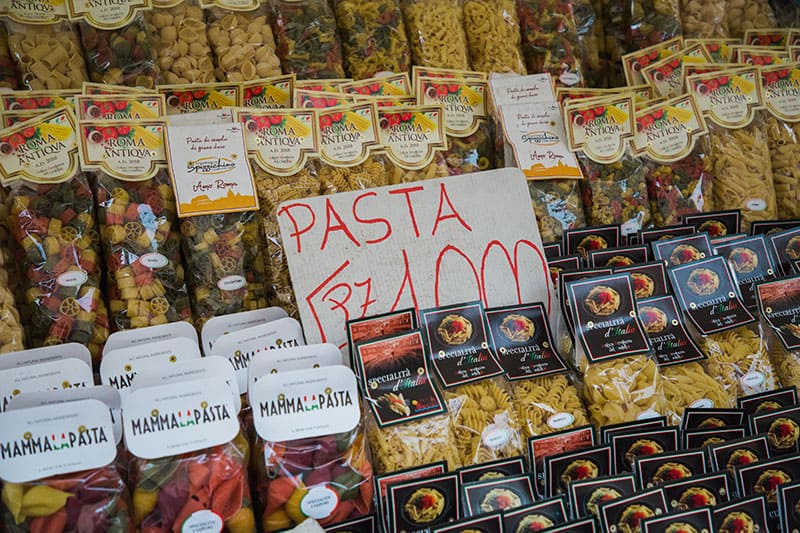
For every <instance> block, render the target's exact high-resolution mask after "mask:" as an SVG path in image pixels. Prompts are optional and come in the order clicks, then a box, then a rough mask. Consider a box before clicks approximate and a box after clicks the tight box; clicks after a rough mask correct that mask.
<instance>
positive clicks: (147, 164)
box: [80, 121, 167, 181]
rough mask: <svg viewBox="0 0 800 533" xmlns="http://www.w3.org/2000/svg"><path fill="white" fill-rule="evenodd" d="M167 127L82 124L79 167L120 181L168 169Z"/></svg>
mask: <svg viewBox="0 0 800 533" xmlns="http://www.w3.org/2000/svg"><path fill="white" fill-rule="evenodd" d="M166 126H167V125H166V123H165V122H163V121H148V122H104V121H91V122H81V123H80V135H81V138H82V139H83V142H82V143H81V151H80V160H81V168H82V169H84V170H102V171H103V172H105V173H106V174H108V175H110V176H113V177H115V178H117V179H120V180H123V181H142V180H147V179H150V178H152V177H153V176H155V175H156V173H157V172H158V171H159V170H161V169H163V168H166V166H167V154H166V149H165V143H164V135H165V134H166Z"/></svg>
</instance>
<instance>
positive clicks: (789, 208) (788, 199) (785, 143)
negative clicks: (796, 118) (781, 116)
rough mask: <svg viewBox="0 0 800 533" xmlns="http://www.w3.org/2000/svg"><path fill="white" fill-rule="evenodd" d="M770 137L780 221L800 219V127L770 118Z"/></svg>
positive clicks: (767, 121) (768, 129)
mask: <svg viewBox="0 0 800 533" xmlns="http://www.w3.org/2000/svg"><path fill="white" fill-rule="evenodd" d="M766 123H767V138H768V141H769V153H770V157H771V158H772V177H773V180H774V182H775V200H776V203H777V208H778V213H779V214H780V218H798V217H800V138H798V131H800V125H795V126H794V127H792V126H791V125H788V124H786V123H785V122H783V121H780V120H778V119H777V118H775V117H774V116H772V115H768V116H767V120H766Z"/></svg>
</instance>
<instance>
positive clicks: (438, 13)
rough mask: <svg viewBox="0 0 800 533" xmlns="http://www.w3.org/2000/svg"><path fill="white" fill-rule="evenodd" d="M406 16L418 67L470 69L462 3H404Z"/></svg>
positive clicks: (446, 0)
mask: <svg viewBox="0 0 800 533" xmlns="http://www.w3.org/2000/svg"><path fill="white" fill-rule="evenodd" d="M403 16H404V18H405V21H406V26H407V27H408V35H409V41H410V44H411V59H412V60H413V61H414V64H415V65H420V66H424V67H436V68H452V69H459V70H467V69H469V60H468V58H467V37H466V35H465V34H464V27H463V12H462V8H461V3H460V1H459V0H404V1H403Z"/></svg>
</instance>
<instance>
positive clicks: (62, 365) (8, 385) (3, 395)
mask: <svg viewBox="0 0 800 533" xmlns="http://www.w3.org/2000/svg"><path fill="white" fill-rule="evenodd" d="M92 385H94V376H93V375H92V367H91V366H89V365H87V364H86V363H84V362H83V361H81V360H79V359H62V360H56V361H49V362H47V363H39V364H36V365H29V366H23V367H19V368H8V369H6V370H0V401H2V404H0V412H3V411H5V410H6V407H7V406H8V403H9V401H11V398H13V397H14V396H18V395H19V394H22V393H23V392H37V391H46V390H55V389H71V388H77V387H91V386H92Z"/></svg>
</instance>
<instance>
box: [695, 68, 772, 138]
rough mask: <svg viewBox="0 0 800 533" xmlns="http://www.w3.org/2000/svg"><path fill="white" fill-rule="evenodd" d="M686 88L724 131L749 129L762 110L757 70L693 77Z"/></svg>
mask: <svg viewBox="0 0 800 533" xmlns="http://www.w3.org/2000/svg"><path fill="white" fill-rule="evenodd" d="M686 85H687V88H688V89H689V92H690V93H691V94H692V95H694V97H695V100H696V101H697V105H698V107H699V108H700V110H701V111H702V112H703V114H704V115H705V117H706V119H708V120H711V121H712V122H714V123H715V124H719V125H720V126H722V127H723V128H742V127H744V126H747V125H748V124H750V122H752V120H753V117H755V111H756V110H757V109H761V108H762V107H763V98H762V93H761V84H760V83H759V75H758V69H757V68H756V67H746V68H740V69H732V70H723V71H718V72H709V73H704V74H694V75H691V76H688V77H687V78H686Z"/></svg>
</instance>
